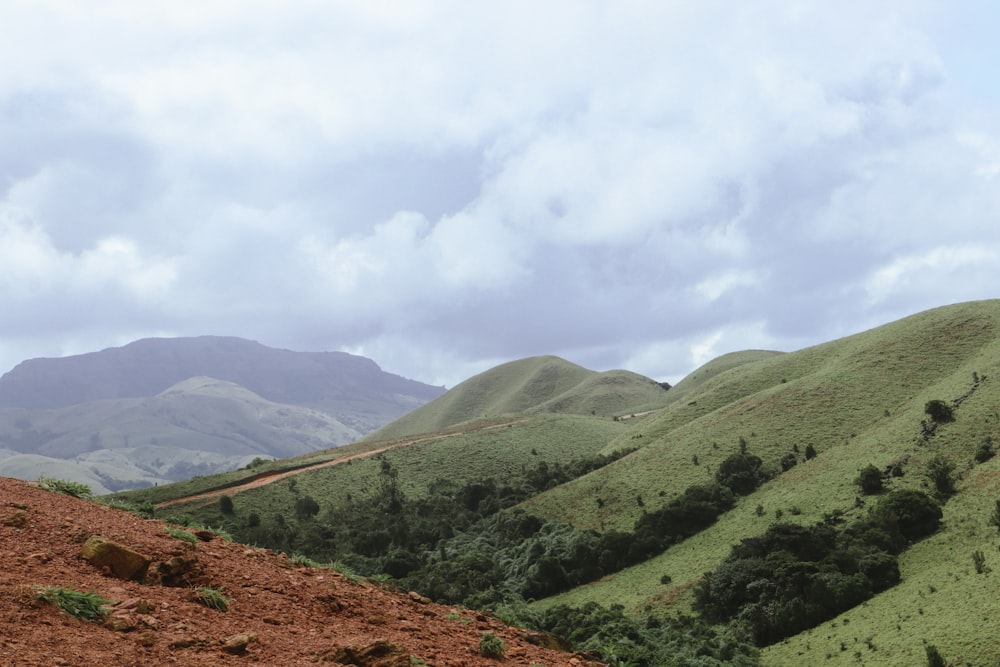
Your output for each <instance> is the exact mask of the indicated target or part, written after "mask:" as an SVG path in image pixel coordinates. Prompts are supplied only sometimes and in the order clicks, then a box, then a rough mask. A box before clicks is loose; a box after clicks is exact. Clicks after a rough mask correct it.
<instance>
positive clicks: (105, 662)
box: [0, 478, 601, 667]
mask: <svg viewBox="0 0 1000 667" xmlns="http://www.w3.org/2000/svg"><path fill="white" fill-rule="evenodd" d="M95 535H96V536H99V537H101V538H104V539H105V540H110V541H112V542H115V543H117V544H120V545H122V546H124V547H127V548H129V549H131V550H134V551H135V552H138V553H140V554H142V555H144V556H146V557H147V558H149V559H150V561H151V563H152V564H151V565H150V571H151V572H153V573H157V577H156V578H155V579H151V577H150V576H148V575H147V577H146V578H145V581H147V582H148V581H150V580H157V581H160V582H161V583H159V584H155V585H154V584H152V583H140V582H138V581H127V580H124V579H119V578H117V577H116V576H115V575H114V574H113V573H112V570H111V568H110V567H107V566H105V567H99V566H97V565H94V564H92V563H91V562H88V561H87V560H84V559H83V558H82V557H81V548H82V545H83V544H84V543H85V542H86V541H87V539H88V538H90V537H92V536H95ZM202 537H208V536H207V535H202ZM164 573H166V575H165V574H164ZM168 584H169V585H168ZM47 586H55V587H65V588H71V589H74V590H77V591H80V592H85V593H86V592H91V591H93V592H94V593H96V594H98V595H100V596H101V597H103V598H106V599H108V600H111V601H112V604H111V605H109V610H108V615H107V617H106V619H105V620H104V621H103V622H100V621H84V620H77V619H75V618H73V617H71V616H69V615H68V614H67V613H65V612H63V611H61V610H60V609H59V608H57V607H56V606H55V605H53V604H50V603H48V602H44V601H42V600H40V599H39V598H38V597H37V592H38V591H39V590H40V589H41V588H42V587H47ZM199 587H206V588H210V589H212V590H215V591H219V592H221V593H222V594H224V595H225V596H226V597H227V598H228V599H229V610H228V611H219V610H217V609H213V608H211V607H209V606H206V605H205V604H204V603H203V602H199V600H198V595H196V594H195V593H196V591H197V589H198V588H199ZM486 633H490V634H492V635H494V636H496V637H498V638H500V639H501V640H502V641H503V643H504V647H505V659H504V660H503V661H498V660H496V659H492V658H485V657H482V656H481V655H479V642H480V640H481V639H482V637H483V635H484V634H486ZM530 636H531V633H528V632H526V631H524V630H519V629H517V628H511V627H508V626H506V625H504V624H503V623H501V622H500V621H499V620H497V619H495V618H492V617H490V616H487V615H484V614H480V613H478V612H474V611H470V610H466V609H458V608H454V607H447V606H441V605H436V604H433V603H430V602H428V601H427V600H426V599H422V598H421V597H420V596H418V595H415V594H407V593H406V592H394V591H389V590H385V589H383V588H381V587H379V586H377V585H375V584H373V583H370V582H364V581H363V582H353V581H351V580H349V579H347V578H345V577H344V576H342V575H340V574H338V573H336V572H333V571H331V570H327V569H318V568H316V569H310V568H303V567H297V566H296V565H294V564H293V563H292V562H291V561H290V560H289V559H288V558H287V557H286V556H284V555H283V554H277V553H274V552H272V551H269V550H265V549H256V548H252V547H247V546H243V545H240V544H233V543H229V542H226V541H224V540H221V539H219V538H211V539H208V541H199V542H197V544H193V545H192V544H189V543H187V542H185V541H182V540H179V539H177V538H176V537H173V536H171V535H169V534H167V532H166V531H165V530H164V523H163V522H162V521H156V520H148V519H143V518H141V517H138V516H136V515H134V514H131V513H128V512H125V511H122V510H117V509H111V508H108V507H104V506H101V505H98V504H96V503H91V502H86V501H83V500H78V499H76V498H71V497H68V496H63V495H59V494H55V493H52V492H48V491H44V490H41V489H37V488H35V487H33V486H31V485H29V484H26V483H24V482H20V481H17V480H13V479H7V478H0V665H18V666H19V667H34V666H39V667H41V666H42V665H44V666H46V667H50V666H52V665H73V666H74V667H110V666H112V665H114V666H115V667H127V666H139V665H143V666H146V665H184V666H188V665H190V666H199V665H242V664H255V665H281V666H295V665H317V664H320V665H359V666H368V667H376V666H378V667H383V666H384V667H390V666H392V667H395V666H397V665H398V666H406V665H422V664H424V665H454V666H456V667H458V666H473V665H494V666H495V665H498V664H506V665H531V664H532V663H536V664H538V665H545V666H546V667H557V666H567V665H575V666H580V667H582V666H585V665H598V664H601V663H599V662H596V661H594V660H592V659H590V658H588V657H587V656H584V655H581V654H569V653H563V652H559V651H555V650H550V649H545V648H541V647H539V646H536V645H534V644H532V643H530V642H528V641H527V639H526V637H530Z"/></svg>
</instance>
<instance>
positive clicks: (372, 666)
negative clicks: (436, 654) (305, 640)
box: [323, 640, 410, 667]
mask: <svg viewBox="0 0 1000 667" xmlns="http://www.w3.org/2000/svg"><path fill="white" fill-rule="evenodd" d="M323 662H339V663H340V664H342V665H357V667H409V665H410V652H409V651H407V650H406V649H405V648H403V647H402V646H398V645H396V644H390V643H389V642H387V641H382V640H379V641H377V642H373V643H371V644H368V645H367V646H343V647H340V648H335V649H333V650H331V651H329V652H327V653H326V654H325V655H323Z"/></svg>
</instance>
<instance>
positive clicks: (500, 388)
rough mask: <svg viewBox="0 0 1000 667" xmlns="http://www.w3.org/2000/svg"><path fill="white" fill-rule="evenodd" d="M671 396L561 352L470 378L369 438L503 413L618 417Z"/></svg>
mask: <svg viewBox="0 0 1000 667" xmlns="http://www.w3.org/2000/svg"><path fill="white" fill-rule="evenodd" d="M668 396H669V392H665V391H664V390H663V388H662V387H661V386H660V385H658V384H657V383H655V382H653V381H652V380H650V379H649V378H646V377H643V376H641V375H637V374H635V373H631V372H628V371H621V370H616V371H607V372H604V373H597V372H595V371H590V370H587V369H586V368H583V367H581V366H577V365H576V364H573V363H570V362H568V361H566V360H564V359H560V358H558V357H552V356H544V357H531V358H528V359H521V360H519V361H512V362H510V363H506V364H502V365H500V366H497V367H496V368H493V369H490V370H488V371H486V372H484V373H480V374H479V375H476V376H474V377H472V378H469V379H468V380H466V381H465V382H462V383H461V384H459V385H458V386H456V387H455V388H454V389H452V390H451V391H449V392H447V393H445V394H444V395H442V396H439V397H438V398H436V399H435V400H433V401H431V402H430V403H427V404H425V405H422V406H421V407H419V408H417V409H416V410H413V411H412V412H410V413H409V414H407V415H404V416H403V417H400V418H399V419H397V420H396V421H394V422H392V423H391V424H388V425H386V426H384V427H383V428H381V429H379V430H377V431H375V432H374V433H370V434H369V435H368V436H366V438H365V439H366V440H384V439H387V438H398V437H402V436H408V435H415V434H419V433H435V432H437V431H441V430H444V429H447V428H449V427H452V426H454V425H456V424H461V423H464V422H469V421H473V420H478V419H485V418H489V417H496V416H498V415H510V414H523V413H533V412H554V413H561V414H579V415H591V416H598V417H614V416H618V415H623V414H627V413H631V412H638V411H643V410H652V409H655V408H659V407H662V406H663V405H666V404H667V402H669V398H668Z"/></svg>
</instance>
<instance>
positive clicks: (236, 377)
mask: <svg viewBox="0 0 1000 667" xmlns="http://www.w3.org/2000/svg"><path fill="white" fill-rule="evenodd" d="M443 392H444V388H442V387H433V386H430V385H426V384H423V383H421V382H416V381H414V380H408V379H406V378H402V377H400V376H398V375H393V374H391V373H386V372H385V371H383V370H381V369H380V368H379V367H378V365H377V364H376V363H375V362H374V361H372V360H371V359H367V358H365V357H359V356H355V355H351V354H347V353H344V352H293V351H290V350H281V349H275V348H270V347H266V346H264V345H261V344H260V343H257V342H254V341H250V340H245V339H241V338H234V337H219V336H201V337H196V338H149V339H143V340H139V341H136V342H134V343H130V344H128V345H125V346H123V347H118V348H109V349H106V350H102V351H100V352H92V353H88V354H81V355H77V356H71V357H64V358H54V359H31V360H28V361H25V362H22V363H21V364H18V366H16V367H15V368H14V369H13V370H11V371H10V372H8V373H6V374H4V375H3V376H2V377H0V475H7V476H13V477H20V478H24V479H33V478H35V477H37V476H38V475H47V476H58V477H62V478H66V479H73V480H74V481H81V482H84V483H87V484H90V485H92V487H93V488H94V490H95V492H97V493H102V492H107V491H113V490H118V489H123V488H134V487H136V486H147V485H152V484H157V483H162V482H166V481H176V480H180V479H186V478H188V477H191V476H194V475H202V474H210V473H215V472H221V471H224V470H231V469H233V468H235V467H239V466H242V465H245V464H246V463H248V462H249V461H252V460H253V459H254V458H257V457H261V458H273V457H287V456H294V455H297V454H302V453H306V452H310V451H314V450H317V449H324V448H328V447H335V446H339V445H344V444H347V443H349V442H353V441H354V440H356V439H358V438H360V437H361V436H362V435H364V434H365V433H368V432H370V431H372V430H374V429H376V428H379V427H380V426H383V425H385V424H387V423H389V422H391V421H393V420H394V419H396V418H397V417H400V416H401V415H403V414H405V413H407V412H409V411H410V410H412V409H414V408H416V407H419V406H420V405H423V404H424V403H426V402H428V401H430V400H432V399H434V398H436V397H437V396H439V395H441V394H442V393H443Z"/></svg>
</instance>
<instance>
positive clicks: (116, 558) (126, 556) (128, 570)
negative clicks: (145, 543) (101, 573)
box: [80, 535, 150, 581]
mask: <svg viewBox="0 0 1000 667" xmlns="http://www.w3.org/2000/svg"><path fill="white" fill-rule="evenodd" d="M80 557H81V558H83V559H84V560H85V561H88V562H89V563H92V564H93V565H96V566H97V567H99V568H102V569H103V568H107V569H108V571H109V572H111V574H113V575H114V576H116V577H118V578H119V579H126V580H130V579H134V580H136V581H138V580H141V579H142V578H143V577H144V576H146V571H147V569H149V562H150V559H149V558H148V557H147V556H144V555H142V554H141V553H139V552H138V551H135V550H133V549H130V548H128V547H126V546H124V545H122V544H118V543H117V542H112V541H111V540H107V539H104V538H103V537H99V536H97V535H93V536H91V537H90V538H88V539H87V541H86V542H84V543H83V546H82V547H81V548H80Z"/></svg>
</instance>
